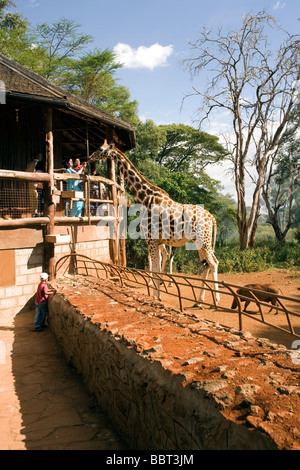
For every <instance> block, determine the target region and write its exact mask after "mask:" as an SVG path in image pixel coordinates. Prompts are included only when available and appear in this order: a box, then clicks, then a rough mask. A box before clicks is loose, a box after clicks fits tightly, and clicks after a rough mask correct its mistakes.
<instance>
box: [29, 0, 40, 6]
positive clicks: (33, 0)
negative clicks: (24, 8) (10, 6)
mask: <svg viewBox="0 0 300 470" xmlns="http://www.w3.org/2000/svg"><path fill="white" fill-rule="evenodd" d="M28 6H29V7H32V8H36V7H39V6H40V4H39V2H37V1H36V0H29V4H28Z"/></svg>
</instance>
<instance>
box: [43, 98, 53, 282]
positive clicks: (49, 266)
mask: <svg viewBox="0 0 300 470" xmlns="http://www.w3.org/2000/svg"><path fill="white" fill-rule="evenodd" d="M44 126H45V127H44V129H45V144H46V170H47V171H48V173H49V176H50V180H49V183H48V185H47V186H46V188H45V209H44V212H45V213H44V215H45V216H47V217H49V223H48V225H47V230H46V235H52V234H53V233H54V224H55V222H54V215H55V206H54V203H53V201H52V195H53V191H54V173H53V170H54V155H53V132H52V108H50V107H49V108H46V109H45V111H44ZM45 256H46V259H45V263H46V265H45V268H46V270H47V271H48V274H49V280H50V281H51V280H52V279H54V272H55V257H54V245H53V244H52V243H46V250H45Z"/></svg>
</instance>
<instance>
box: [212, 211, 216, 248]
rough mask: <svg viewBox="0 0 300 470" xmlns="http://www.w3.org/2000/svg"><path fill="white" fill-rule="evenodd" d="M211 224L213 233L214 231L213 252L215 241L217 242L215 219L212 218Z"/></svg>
mask: <svg viewBox="0 0 300 470" xmlns="http://www.w3.org/2000/svg"><path fill="white" fill-rule="evenodd" d="M212 224H213V231H214V242H213V250H214V251H215V247H216V240H217V221H216V219H215V217H213V219H212Z"/></svg>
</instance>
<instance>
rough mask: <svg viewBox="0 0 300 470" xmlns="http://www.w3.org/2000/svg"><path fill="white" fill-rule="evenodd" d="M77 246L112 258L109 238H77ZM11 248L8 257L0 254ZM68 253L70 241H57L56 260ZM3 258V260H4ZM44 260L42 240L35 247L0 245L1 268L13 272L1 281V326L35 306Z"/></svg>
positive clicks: (96, 255)
mask: <svg viewBox="0 0 300 470" xmlns="http://www.w3.org/2000/svg"><path fill="white" fill-rule="evenodd" d="M27 240H29V241H30V237H27ZM22 241H23V240H22ZM27 243H28V242H27ZM12 246H13V244H12ZM76 249H77V252H78V253H81V254H84V255H86V256H89V257H91V258H94V259H99V260H102V261H105V262H109V241H108V240H91V241H82V242H78V243H77V244H76ZM8 252H9V253H10V257H9V258H7V256H2V258H1V254H2V255H5V253H8ZM69 253H70V245H69V244H65V243H57V244H55V249H54V256H55V261H58V260H59V258H61V257H62V256H64V255H67V254H69ZM2 259H3V262H1V260H2ZM6 260H9V265H6V264H5V263H6ZM44 261H45V260H44V243H43V242H41V243H37V244H36V245H35V246H34V247H28V246H27V247H25V248H21V247H17V248H16V247H13V248H12V249H7V250H1V247H0V269H1V270H2V271H5V270H7V271H9V272H10V275H9V276H7V277H6V278H5V279H3V283H2V285H1V284H0V324H1V325H2V326H10V325H12V322H13V319H14V316H15V315H16V314H17V313H19V312H21V311H25V310H28V309H33V308H34V295H35V293H36V290H37V286H38V283H39V282H40V275H41V273H42V272H43V270H44V265H45V263H44Z"/></svg>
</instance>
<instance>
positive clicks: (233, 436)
mask: <svg viewBox="0 0 300 470" xmlns="http://www.w3.org/2000/svg"><path fill="white" fill-rule="evenodd" d="M54 287H56V288H57V289H58V293H57V294H56V295H55V296H54V297H53V299H52V300H51V302H50V326H51V329H52V331H53V332H54V334H55V336H56V338H57V340H58V342H59V344H60V345H61V346H62V348H63V351H64V353H65V356H66V358H67V360H68V361H69V363H70V364H71V365H72V366H73V367H75V368H76V369H77V371H78V373H79V374H82V376H83V379H84V382H85V384H86V386H87V388H88V389H89V390H90V391H91V392H92V393H93V394H94V395H95V396H96V398H97V400H98V402H99V404H100V406H101V408H102V410H103V411H104V412H105V413H106V415H107V417H108V419H109V420H110V421H111V423H112V425H113V427H114V428H115V429H116V430H117V431H118V432H119V433H120V435H121V436H122V437H123V438H124V439H125V440H126V441H127V442H128V444H129V446H130V447H131V448H132V449H137V450H139V449H145V450H174V449H176V450H237V449H239V450H271V449H282V448H287V449H299V448H300V436H299V432H298V431H297V432H296V429H297V423H298V424H299V417H298V414H297V410H298V409H299V406H300V403H299V400H300V399H299V388H298V389H297V387H294V386H292V385H291V386H288V384H286V385H287V386H286V388H285V392H284V391H281V392H279V391H278V390H279V389H280V388H279V384H280V383H282V382H280V381H281V380H283V381H284V380H288V381H289V383H294V382H293V381H297V377H298V376H299V374H298V373H297V370H296V369H295V368H294V369H295V370H294V371H293V364H292V363H291V361H290V356H289V353H288V352H287V351H285V350H280V351H276V347H275V346H273V345H271V344H269V343H268V342H267V341H256V340H254V339H253V338H252V337H251V335H243V336H241V335H240V334H238V332H234V331H226V330H224V329H223V328H220V327H218V326H213V325H212V324H211V323H210V322H207V321H200V320H196V319H193V317H191V316H184V315H182V314H180V313H178V312H176V311H174V310H173V309H172V310H170V309H168V308H163V306H162V305H161V304H159V303H158V302H156V301H153V300H151V299H150V300H149V298H145V297H143V299H144V300H142V297H140V299H139V298H138V296H137V295H136V294H134V293H133V292H132V291H131V290H130V289H127V288H121V287H120V286H116V285H114V284H113V283H112V282H109V281H103V280H90V281H89V280H85V279H84V278H81V279H80V277H79V276H78V277H77V278H70V279H68V280H65V281H60V282H59V283H58V282H57V283H54ZM199 331H200V332H199ZM201 332H202V333H201ZM195 351H196V352H195ZM273 361H274V362H273ZM276 364H277V365H276ZM250 375H251V376H250ZM274 377H276V380H275V381H274ZM277 380H278V382H277ZM295 383H296V382H295ZM283 388H284V387H283ZM282 390H283V389H282ZM297 390H298V391H297ZM285 393H287V395H285ZM272 406H274V408H272ZM291 410H293V413H294V414H292V412H291ZM284 416H286V419H284V418H283V417H284ZM295 423H296V424H295ZM295 432H296V434H295ZM293 433H294V434H293Z"/></svg>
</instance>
